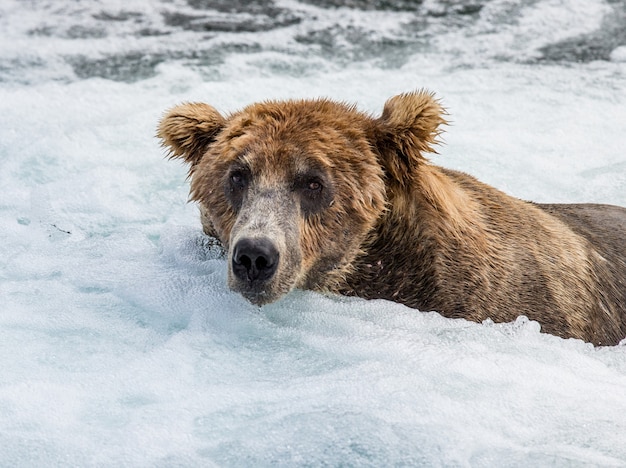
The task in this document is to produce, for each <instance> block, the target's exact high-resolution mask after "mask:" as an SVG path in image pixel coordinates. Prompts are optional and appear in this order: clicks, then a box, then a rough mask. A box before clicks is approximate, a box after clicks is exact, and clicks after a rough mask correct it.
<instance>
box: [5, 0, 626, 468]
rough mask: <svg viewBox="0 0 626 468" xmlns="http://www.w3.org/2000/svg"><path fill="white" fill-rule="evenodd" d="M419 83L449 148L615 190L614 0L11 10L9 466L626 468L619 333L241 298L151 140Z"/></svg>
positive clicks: (558, 185) (606, 193) (491, 179)
mask: <svg viewBox="0 0 626 468" xmlns="http://www.w3.org/2000/svg"><path fill="white" fill-rule="evenodd" d="M419 88H428V89H430V90H432V91H434V92H435V93H436V94H437V96H438V97H440V98H441V99H442V102H443V104H444V106H445V107H446V108H447V109H448V111H449V113H450V125H449V126H448V128H447V131H446V133H445V134H444V135H443V139H444V142H445V143H444V145H443V146H441V147H440V149H439V154H438V155H434V156H433V160H434V162H435V163H436V164H440V165H443V166H446V167H450V168H454V169H459V170H463V171H466V172H469V173H472V174H473V175H475V176H477V177H479V178H480V179H481V180H483V181H485V182H487V183H489V184H492V185H494V186H496V187H498V188H500V189H502V190H504V191H506V192H508V193H510V194H512V195H514V196H517V197H520V198H523V199H530V200H534V201H539V202H598V203H612V204H619V205H623V206H626V152H625V150H624V148H626V2H625V1H624V0H522V1H508V0H476V1H461V0H456V1H455V0H447V1H444V0H432V1H431V0H423V1H410V0H396V1H394V0H322V1H319V2H317V1H313V0H307V1H305V0H302V1H295V0H284V1H281V0H275V1H271V0H248V1H245V0H235V1H227V0H162V1H158V0H125V1H123V2H122V1H117V0H107V1H104V0H101V1H94V0H90V1H84V0H75V1H69V0H66V1H56V0H54V1H53V0H2V2H1V3H0V188H1V190H0V241H1V242H0V369H2V371H1V372H0V465H1V466H12V467H22V466H23V467H32V466H130V467H134V466H137V467H139V466H164V467H165V466H167V467H170V466H269V465H272V466H303V465H304V466H340V465H342V466H396V465H397V466H420V465H423V466H624V465H625V464H626V443H625V438H624V434H626V390H625V389H626V347H625V346H623V345H622V346H615V347H611V348H597V349H595V348H593V347H592V346H591V345H588V344H586V343H582V342H580V341H576V340H563V339H560V338H556V337H553V336H550V335H546V334H542V333H540V327H539V325H538V324H537V323H534V322H529V321H527V320H525V319H524V318H520V319H518V320H517V321H516V322H515V323H512V324H493V323H484V324H475V323H470V322H466V321H463V320H450V319H445V318H443V317H441V316H440V315H438V314H437V313H435V312H428V311H424V312H418V311H415V310H411V309H408V308H405V307H403V306H400V305H397V304H392V303H388V302H385V301H369V302H368V301H363V300H359V299H354V298H341V297H330V296H328V297H327V296H323V295H319V294H315V293H311V292H301V291H296V292H294V293H292V294H290V295H289V296H288V297H286V298H285V299H284V300H283V301H281V302H279V303H276V304H272V305H269V306H265V307H263V308H260V309H258V308H256V307H253V306H251V305H250V304H248V303H246V302H245V301H244V300H243V299H242V298H241V297H239V296H237V295H236V294H233V293H231V292H230V291H229V290H228V288H227V287H226V278H225V276H226V263H225V261H224V260H223V259H222V258H221V257H220V256H219V253H218V252H217V251H216V250H215V249H214V248H212V247H211V244H210V242H209V241H208V240H207V239H206V238H205V237H204V236H203V235H202V233H201V230H200V224H199V220H198V214H197V209H196V207H195V206H194V205H193V204H188V203H186V200H187V192H188V186H187V184H186V182H185V176H186V170H185V168H184V167H183V165H182V164H180V163H178V162H176V161H167V160H166V159H165V158H164V151H163V150H162V149H161V148H160V147H159V144H158V141H157V140H156V139H155V137H154V134H155V128H156V124H157V122H158V120H159V118H160V116H161V115H162V113H163V111H164V110H165V109H167V108H169V107H171V106H173V105H175V104H177V103H180V102H184V101H204V102H208V103H210V104H212V105H214V106H215V107H217V108H218V109H219V110H221V111H223V112H225V113H227V112H229V111H233V110H236V109H238V108H240V107H242V106H244V105H247V104H249V103H251V102H254V101H259V100H264V99H270V98H291V97H319V96H325V97H331V98H335V99H339V100H342V101H347V102H350V103H355V104H356V105H357V106H358V107H359V108H360V109H363V110H365V111H369V112H372V113H373V114H377V113H379V112H380V111H381V109H382V106H383V104H384V102H385V100H386V99H387V98H389V97H391V96H393V95H394V94H398V93H401V92H406V91H411V90H415V89H419Z"/></svg>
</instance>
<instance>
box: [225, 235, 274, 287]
mask: <svg viewBox="0 0 626 468" xmlns="http://www.w3.org/2000/svg"><path fill="white" fill-rule="evenodd" d="M277 266H278V250H277V249H276V247H275V246H274V244H273V243H272V241H270V240H269V239H267V238H259V239H249V238H244V239H241V240H240V241H238V242H237V243H236V244H235V247H234V249H233V261H232V268H233V273H234V274H235V276H236V277H237V278H239V279H240V280H243V281H249V282H252V281H254V280H259V281H267V280H268V279H270V278H271V277H272V276H273V275H274V273H275V272H276V267H277Z"/></svg>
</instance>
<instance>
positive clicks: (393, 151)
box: [374, 90, 447, 185]
mask: <svg viewBox="0 0 626 468" xmlns="http://www.w3.org/2000/svg"><path fill="white" fill-rule="evenodd" d="M444 115H446V111H445V110H444V108H443V107H442V106H441V104H440V103H439V101H438V100H437V99H435V97H434V94H433V93H430V92H428V91H425V90H421V91H416V92H413V93H406V94H400V95H398V96H394V97H392V98H391V99H389V100H388V101H387V102H386V103H385V107H384V108H383V113H382V115H381V116H380V117H379V118H378V119H376V120H375V128H376V130H375V136H374V138H375V140H376V141H375V142H374V144H375V146H376V148H377V149H378V151H379V152H380V155H381V157H382V164H383V167H384V168H385V170H386V171H387V173H388V174H389V175H390V176H391V177H392V178H393V179H395V180H396V181H398V182H400V183H401V184H402V185H407V184H408V183H409V182H410V181H411V180H413V178H414V177H415V175H416V173H417V172H416V171H417V169H418V167H419V165H420V164H422V163H424V162H426V161H427V159H426V157H425V156H424V153H436V152H437V151H435V149H434V148H433V145H435V144H437V143H439V141H438V136H439V135H440V134H441V132H442V131H443V130H442V129H440V128H439V127H440V125H442V124H445V123H447V122H446V120H445V119H444V118H443V116H444Z"/></svg>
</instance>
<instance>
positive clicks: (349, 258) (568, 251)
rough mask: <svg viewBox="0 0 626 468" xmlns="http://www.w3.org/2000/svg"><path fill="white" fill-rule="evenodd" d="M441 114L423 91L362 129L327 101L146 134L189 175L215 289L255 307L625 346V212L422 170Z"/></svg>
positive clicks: (205, 114)
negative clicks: (212, 243) (531, 327)
mask: <svg viewBox="0 0 626 468" xmlns="http://www.w3.org/2000/svg"><path fill="white" fill-rule="evenodd" d="M445 115H446V113H445V111H444V109H443V108H442V107H441V105H440V103H439V101H438V100H436V99H435V98H434V97H433V95H432V94H431V93H429V92H426V91H418V92H414V93H407V94H402V95H399V96H395V97H393V98H391V99H389V100H388V101H387V103H386V104H385V106H384V109H383V112H382V115H381V116H380V117H378V118H374V117H372V116H370V115H368V114H365V113H362V112H359V111H357V110H356V108H355V107H354V106H350V105H346V104H344V103H338V102H334V101H331V100H326V99H317V100H288V101H267V102H262V103H256V104H252V105H250V106H248V107H246V108H244V109H243V110H241V111H238V112H235V113H233V114H231V115H228V116H222V115H221V114H220V113H219V112H218V111H217V110H216V109H215V108H213V107H211V106H209V105H207V104H199V103H187V104H181V105H179V106H177V107H175V108H173V109H171V110H170V111H169V112H168V113H167V114H166V115H165V116H164V117H163V119H162V120H161V122H160V125H159V129H158V136H159V137H160V138H161V140H162V142H163V144H164V146H166V147H167V148H168V149H169V151H170V155H171V156H172V157H180V158H182V159H184V160H185V161H186V162H187V163H188V164H189V166H190V169H189V174H190V179H191V199H193V200H195V201H196V202H198V204H199V207H200V212H201V220H202V224H203V227H204V231H205V232H206V233H207V234H208V235H211V236H214V237H216V238H217V239H218V240H220V242H221V243H222V244H223V246H224V248H225V249H226V250H227V251H228V270H229V272H228V278H229V279H228V282H229V286H230V287H231V289H233V290H235V291H238V292H240V293H241V294H242V295H243V296H244V297H246V298H247V299H248V300H250V301H251V302H253V303H255V304H259V305H261V304H265V303H269V302H273V301H275V300H278V299H279V298H281V297H282V296H283V295H285V294H287V293H288V292H289V291H290V290H291V289H293V288H302V289H312V290H316V291H324V292H332V293H338V294H345V295H354V296H359V297H363V298H367V299H374V298H378V299H380V298H382V299H388V300H391V301H395V302H399V303H402V304H405V305H407V306H409V307H413V308H417V309H420V310H423V311H430V310H435V311H437V312H439V313H441V314H443V315H444V316H446V317H455V318H464V319H468V320H473V321H476V322H481V321H483V320H485V319H492V320H493V321H495V322H509V321H513V320H515V318H516V317H518V316H520V315H525V316H527V317H528V318H530V319H531V320H536V321H538V322H539V323H540V324H541V326H542V331H545V332H547V333H551V334H554V335H557V336H561V337H564V338H569V337H573V338H579V339H582V340H585V341H588V342H591V343H593V344H595V345H614V344H617V343H618V342H619V341H620V340H621V339H623V338H624V337H626V209H624V208H621V207H617V206H611V205H594V204H560V205H559V204H552V205H541V204H534V203H531V202H526V201H522V200H519V199H516V198H514V197H511V196H508V195H506V194H504V193H503V192H500V191H499V190H497V189H495V188H493V187H491V186H489V185H486V184H483V183H481V182H479V181H478V180H476V179H475V178H474V177H472V176H470V175H467V174H464V173H462V172H458V171H453V170H449V169H445V168H442V167H438V166H435V165H433V164H431V163H430V162H429V160H428V159H427V158H426V154H427V153H429V152H435V150H434V145H435V144H436V143H437V141H438V137H439V134H440V132H441V126H442V124H445Z"/></svg>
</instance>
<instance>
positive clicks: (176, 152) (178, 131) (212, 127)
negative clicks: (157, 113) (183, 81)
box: [157, 103, 226, 168]
mask: <svg viewBox="0 0 626 468" xmlns="http://www.w3.org/2000/svg"><path fill="white" fill-rule="evenodd" d="M225 123H226V120H225V119H224V117H222V116H221V115H220V113H219V112H218V111H217V110H215V108H213V107H212V106H209V105H208V104H202V103H185V104H180V105H178V106H176V107H174V108H172V109H170V110H169V111H168V112H167V113H166V114H165V116H164V117H163V118H162V119H161V122H160V123H159V128H158V130H157V136H158V137H159V138H160V139H161V144H162V145H163V146H165V147H167V148H168V149H169V152H170V154H169V155H170V157H172V158H183V159H184V160H185V162H187V163H189V164H190V165H191V167H192V168H193V166H195V165H196V164H197V163H198V162H199V161H200V159H202V156H203V155H204V153H205V152H206V150H207V148H208V147H209V145H210V144H211V143H212V142H213V141H214V140H215V137H216V136H217V134H218V133H219V132H220V131H221V130H222V128H224V125H225Z"/></svg>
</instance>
